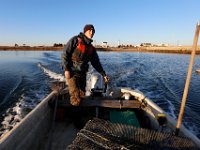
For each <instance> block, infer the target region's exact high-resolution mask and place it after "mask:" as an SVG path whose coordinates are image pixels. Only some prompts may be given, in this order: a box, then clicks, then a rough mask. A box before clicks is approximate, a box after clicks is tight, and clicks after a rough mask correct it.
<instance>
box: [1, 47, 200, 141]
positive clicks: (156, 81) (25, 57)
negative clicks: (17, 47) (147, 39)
mask: <svg viewBox="0 0 200 150" xmlns="http://www.w3.org/2000/svg"><path fill="white" fill-rule="evenodd" d="M60 54H61V52H55V51H48V52H45V51H39V52H38V51H35V52H34V51H17V52H15V51H8V52H6V51H0V122H1V125H0V135H1V134H3V133H5V132H6V131H8V130H10V129H11V128H12V127H13V126H14V125H16V124H17V123H18V122H19V121H20V120H21V119H22V118H23V117H24V116H25V115H26V114H27V113H28V112H29V111H30V110H32V109H33V108H34V107H35V106H36V105H37V104H38V103H39V102H40V101H41V100H42V99H43V98H44V97H45V96H46V95H48V94H49V92H50V81H52V80H55V79H56V80H63V75H62V72H63V71H62V69H61V63H60ZM99 57H100V59H101V62H102V65H103V67H104V69H105V71H106V72H107V74H108V75H109V76H110V83H109V86H110V87H119V86H120V87H131V88H137V89H139V90H141V91H142V92H143V93H144V94H145V95H146V96H147V97H148V98H150V99H152V100H153V101H154V102H155V103H156V104H158V105H159V106H160V107H161V108H163V109H164V110H165V111H166V112H167V113H168V114H169V115H170V116H172V117H173V118H176V119H177V116H178V113H179V108H180V102H181V99H182V95H183V90H184V85H185V79H186V75H187V70H188V65H189V60H190V55H180V54H157V53H139V52H134V53H130V52H123V53H117V52H99ZM197 68H200V57H199V56H196V59H195V64H194V68H193V73H192V78H191V83H190V88H189V93H188V98H187V104H186V108H185V111H184V119H183V124H184V125H185V126H186V127H187V128H188V129H189V130H190V131H192V132H193V133H194V134H195V135H197V136H198V137H199V138H200V117H199V116H200V109H199V108H200V99H199V97H200V86H199V84H200V75H198V74H196V73H195V69H197ZM93 70H94V69H93V68H92V67H90V72H89V74H90V73H91V72H92V71H93Z"/></svg>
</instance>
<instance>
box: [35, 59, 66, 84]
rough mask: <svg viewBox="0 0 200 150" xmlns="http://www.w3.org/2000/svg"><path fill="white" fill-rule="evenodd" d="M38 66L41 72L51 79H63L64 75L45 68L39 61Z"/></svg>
mask: <svg viewBox="0 0 200 150" xmlns="http://www.w3.org/2000/svg"><path fill="white" fill-rule="evenodd" d="M38 67H39V68H41V69H42V70H43V72H44V73H45V74H46V75H47V76H49V77H50V78H51V79H55V80H59V81H65V77H64V76H63V75H62V74H58V73H55V72H53V71H51V70H49V69H47V68H46V67H45V66H43V65H42V64H41V63H38Z"/></svg>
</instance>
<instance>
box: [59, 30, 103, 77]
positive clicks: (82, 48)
mask: <svg viewBox="0 0 200 150" xmlns="http://www.w3.org/2000/svg"><path fill="white" fill-rule="evenodd" d="M91 43H92V39H89V38H87V37H86V36H85V35H84V34H83V33H80V34H79V35H78V36H74V37H72V38H71V39H70V40H69V41H68V42H67V44H66V46H65V48H64V50H63V53H62V56H61V57H62V65H63V68H64V70H67V71H70V72H75V73H83V72H85V73H86V72H87V71H88V68H89V65H88V62H91V65H92V66H93V67H94V68H95V69H96V70H97V71H98V72H99V73H100V74H102V75H103V76H105V75H106V74H105V71H104V70H103V68H102V65H101V63H100V60H99V57H98V54H97V52H96V49H95V47H94V46H93V45H92V44H91Z"/></svg>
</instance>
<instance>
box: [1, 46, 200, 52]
mask: <svg viewBox="0 0 200 150" xmlns="http://www.w3.org/2000/svg"><path fill="white" fill-rule="evenodd" d="M63 48H64V47H53V46H40V47H30V46H17V47H14V46H13V47H12V46H0V51H62V50H63ZM96 49H97V51H104V52H151V53H177V54H191V50H192V46H167V47H122V48H96ZM196 54H200V46H198V47H197V50H196Z"/></svg>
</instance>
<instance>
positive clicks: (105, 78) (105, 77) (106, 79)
mask: <svg viewBox="0 0 200 150" xmlns="http://www.w3.org/2000/svg"><path fill="white" fill-rule="evenodd" d="M103 78H104V81H105V83H108V81H109V77H108V76H107V75H106V76H104V77H103Z"/></svg>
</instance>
